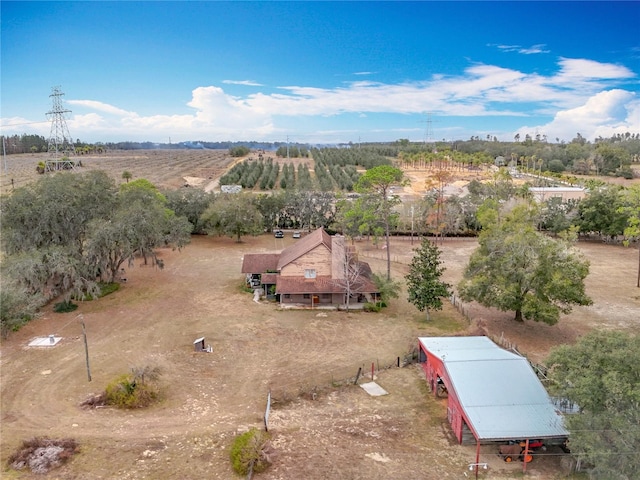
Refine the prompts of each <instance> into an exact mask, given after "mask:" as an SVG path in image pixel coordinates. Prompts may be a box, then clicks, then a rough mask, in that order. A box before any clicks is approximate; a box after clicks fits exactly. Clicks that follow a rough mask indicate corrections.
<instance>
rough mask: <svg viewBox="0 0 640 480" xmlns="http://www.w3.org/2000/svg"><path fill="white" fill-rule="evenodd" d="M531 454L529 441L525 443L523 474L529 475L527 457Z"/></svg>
mask: <svg viewBox="0 0 640 480" xmlns="http://www.w3.org/2000/svg"><path fill="white" fill-rule="evenodd" d="M528 454H529V439H528V438H527V440H526V441H525V443H524V453H523V454H522V473H527V455H528Z"/></svg>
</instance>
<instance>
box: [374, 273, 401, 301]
mask: <svg viewBox="0 0 640 480" xmlns="http://www.w3.org/2000/svg"><path fill="white" fill-rule="evenodd" d="M371 280H372V281H373V283H374V284H375V286H376V288H377V289H378V293H379V294H380V300H381V301H382V303H383V304H385V305H388V304H389V301H390V300H391V299H392V298H398V297H399V296H400V289H401V287H402V285H400V282H398V281H396V280H393V279H389V278H387V277H386V276H385V275H382V274H377V273H372V274H371Z"/></svg>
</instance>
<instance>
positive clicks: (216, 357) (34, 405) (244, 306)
mask: <svg viewBox="0 0 640 480" xmlns="http://www.w3.org/2000/svg"><path fill="white" fill-rule="evenodd" d="M293 241H294V240H293V239H291V238H290V237H289V236H287V238H285V239H284V241H282V240H278V241H276V240H275V239H274V238H273V237H271V236H268V235H264V236H262V237H257V238H248V239H246V242H245V243H242V244H236V243H234V242H233V241H232V240H231V239H226V238H208V237H195V238H194V239H193V242H192V244H191V245H189V246H188V247H187V248H185V249H184V250H183V251H181V252H177V251H175V252H174V251H171V250H166V251H163V252H162V257H163V259H164V260H165V265H166V267H165V269H164V270H162V271H160V270H156V269H153V268H152V267H148V266H142V265H141V264H140V262H136V264H135V265H134V266H133V267H131V268H128V269H127V272H126V275H127V279H128V281H127V283H126V284H124V286H123V288H122V289H121V291H119V292H117V293H115V294H113V295H110V296H108V297H105V298H103V299H100V300H98V301H92V302H85V303H82V304H80V307H79V309H78V310H77V311H75V312H72V313H67V314H55V313H52V311H51V309H50V308H49V309H46V310H45V312H44V314H43V315H42V317H41V318H39V319H37V320H35V321H33V322H31V323H30V324H28V325H27V326H25V327H24V328H23V329H22V330H20V331H19V332H17V333H15V334H12V335H11V336H10V338H9V339H8V340H6V341H4V342H3V344H2V349H1V368H2V370H1V374H2V375H1V381H2V417H1V420H2V424H1V428H2V430H1V433H2V437H1V438H2V452H1V456H2V461H3V462H4V461H5V460H6V458H7V456H8V455H9V454H10V453H11V451H13V449H14V448H15V447H16V446H17V444H18V443H19V442H20V441H21V440H23V439H25V438H30V437H32V436H36V435H48V436H51V437H63V436H73V438H75V439H77V440H78V441H79V442H80V444H81V449H82V453H81V454H80V455H79V456H78V457H77V458H75V459H74V460H73V461H72V462H71V463H70V464H69V465H67V466H65V467H63V468H61V469H59V470H57V471H55V472H53V473H51V474H50V475H49V476H48V477H45V478H64V479H72V478H73V479H76V478H78V479H79V478H82V479H110V478H131V479H140V478H149V479H151V478H196V477H207V478H220V479H227V478H234V474H233V473H232V471H231V469H230V463H229V460H228V449H229V445H230V442H231V440H232V438H233V436H234V435H235V434H236V433H237V432H239V431H242V430H243V429H246V428H249V427H251V426H258V427H260V426H261V424H262V415H263V413H264V408H265V405H266V395H267V392H268V390H269V389H271V391H272V394H273V396H274V399H275V400H276V402H275V406H274V410H272V413H271V417H270V421H271V431H272V433H273V435H274V445H275V447H276V450H277V452H278V455H277V457H276V461H275V464H274V466H273V468H272V469H271V470H270V471H268V472H267V473H265V474H263V475H261V476H260V478H267V479H269V478H271V479H296V478H307V479H324V478H336V479H338V478H339V479H343V478H352V479H360V478H377V479H396V478H397V479H402V478H408V477H411V476H416V474H418V475H419V476H420V478H427V479H430V478H433V479H440V478H461V476H462V475H463V472H464V471H465V469H466V467H467V465H468V464H469V463H473V461H474V459H475V451H474V449H473V448H470V447H462V446H459V445H457V444H456V443H455V441H453V440H452V439H451V438H450V433H449V430H448V427H447V423H446V406H445V404H444V401H443V400H438V401H436V400H434V399H433V398H432V397H431V396H430V395H429V394H428V392H427V389H426V384H425V382H424V378H423V375H422V373H421V370H420V369H419V367H416V366H415V365H413V366H408V367H405V368H389V369H384V367H386V366H390V365H394V364H395V362H396V361H397V357H401V358H404V355H405V353H407V351H408V350H409V349H410V348H411V347H413V346H415V344H416V337H418V336H429V335H448V334H452V333H454V332H455V331H460V332H462V331H465V330H466V329H467V328H468V323H467V321H466V320H465V319H464V318H462V317H461V316H459V315H458V314H457V312H456V311H455V310H454V309H453V308H452V307H451V306H450V305H447V306H446V308H445V310H444V311H443V312H442V313H439V314H437V315H434V318H433V320H432V321H431V322H430V323H427V322H426V321H425V319H424V314H420V313H419V312H417V311H416V310H415V309H413V308H412V307H411V306H410V305H409V304H407V303H406V301H404V299H403V298H401V299H399V300H398V301H396V302H394V304H393V305H392V306H391V307H390V308H389V309H387V311H385V312H384V313H383V314H381V315H377V314H366V313H347V312H331V311H317V310H313V311H312V310H305V311H290V310H286V311H280V310H278V309H276V308H275V307H274V306H273V305H270V304H264V303H260V304H257V303H254V302H253V301H252V297H251V295H250V294H247V293H242V292H241V291H240V289H239V284H240V282H241V278H242V276H241V274H240V273H239V272H240V264H241V258H242V255H243V254H244V253H246V252H256V251H272V250H275V249H279V248H282V247H283V246H286V245H287V244H289V243H290V242H293ZM276 242H278V243H276ZM358 248H359V249H360V250H361V251H362V253H363V256H364V257H365V258H367V260H368V261H370V262H371V265H372V267H373V269H374V271H379V272H381V271H384V268H385V264H384V261H383V260H382V259H379V258H378V257H380V258H383V257H382V255H383V252H382V251H381V250H379V249H376V248H375V247H374V246H372V245H370V244H368V243H366V242H364V241H363V242H360V243H358ZM473 248H474V241H472V240H469V241H466V240H465V241H462V240H456V241H446V242H445V243H444V244H443V245H442V249H443V257H444V259H445V264H446V266H447V268H448V269H447V272H446V277H447V279H448V280H449V281H451V282H455V281H457V279H458V278H459V276H460V275H461V271H462V267H463V265H464V263H465V261H466V258H467V257H468V255H469V254H470V252H471V251H472V250H473ZM582 248H584V250H585V253H586V254H587V255H588V256H589V258H591V260H592V274H591V275H590V277H589V280H588V289H589V293H590V294H591V295H592V296H593V298H594V301H595V305H594V306H592V307H587V308H581V309H578V310H576V311H575V312H574V313H572V314H571V315H569V316H568V317H565V318H563V319H562V320H561V322H560V324H558V325H556V326H554V327H548V326H545V325H538V324H534V323H529V322H525V323H524V324H516V323H515V322H513V321H512V320H511V319H510V314H508V313H505V314H502V313H500V312H494V311H490V310H488V309H483V308H480V307H475V306H472V307H471V314H472V316H473V317H477V316H480V317H482V318H483V319H484V321H485V323H486V325H487V328H488V330H489V332H490V333H491V334H493V335H500V334H503V335H504V337H505V338H508V339H509V340H510V341H512V342H515V343H517V344H518V346H519V348H520V349H521V350H522V351H523V352H525V353H529V354H534V355H536V356H539V357H540V358H543V357H544V355H545V354H546V352H547V351H548V349H549V348H550V347H551V346H553V345H557V344H559V343H564V342H567V341H568V342H570V341H573V340H575V338H576V337H577V336H578V335H579V334H581V333H583V332H585V331H587V330H590V329H592V328H616V329H620V328H623V329H628V330H629V331H638V327H639V325H638V319H640V300H639V296H638V295H639V292H638V291H637V289H636V288H635V287H634V285H635V266H636V262H635V261H634V260H635V259H636V258H637V257H636V255H637V252H635V251H633V250H630V249H624V248H623V247H613V246H609V245H595V244H587V245H584V246H583V247H582ZM410 251H411V245H410V242H409V240H408V239H403V240H396V241H394V244H393V246H392V253H393V256H394V260H395V261H394V264H393V270H394V275H395V276H396V277H397V278H399V277H400V276H402V275H403V274H404V272H405V271H406V268H407V266H406V264H405V263H403V258H408V256H409V254H410ZM456 318H457V320H456ZM80 320H82V321H84V322H85V324H86V327H87V333H88V339H89V352H90V368H91V374H92V381H91V382H90V383H89V382H88V381H87V372H86V365H85V362H84V346H83V341H82V336H81V332H82V331H81V326H80V323H79V322H80ZM49 334H56V335H57V336H61V337H63V340H62V341H61V342H60V343H59V344H58V345H57V346H56V347H53V348H29V347H27V344H28V342H29V340H31V339H32V338H34V337H37V336H46V335H49ZM201 336H205V338H206V342H207V343H209V344H211V346H212V347H213V353H195V352H193V346H192V342H193V340H195V339H196V338H198V337H201ZM372 363H373V364H374V366H375V370H376V380H377V382H378V383H379V384H380V385H381V386H382V387H383V388H385V389H386V390H387V391H388V392H389V393H390V394H389V395H388V396H384V397H369V396H368V395H367V394H366V393H365V392H364V391H363V390H362V389H360V388H359V387H355V386H348V385H344V384H343V385H339V384H342V383H343V382H342V381H343V380H345V379H347V378H349V377H353V376H355V374H356V372H357V370H358V368H359V367H363V370H364V372H367V373H369V372H370V368H371V364H372ZM144 365H151V366H159V367H161V368H162V371H163V376H162V383H163V387H164V400H163V401H162V402H161V403H160V404H159V405H158V406H156V407H154V408H151V409H149V410H144V411H132V412H123V411H118V410H114V409H109V408H107V409H98V410H82V409H80V408H79V406H78V405H79V403H80V402H81V401H82V400H84V399H85V398H86V397H87V396H88V395H90V394H92V393H97V392H99V391H100V390H101V389H103V388H104V387H105V386H106V384H107V383H108V382H109V381H111V380H112V379H113V378H115V377H116V376H117V375H119V374H121V373H125V372H127V371H128V370H129V368H130V367H131V366H144ZM379 368H380V371H378V370H379ZM369 375H370V373H369ZM539 460H540V461H536V462H535V463H534V464H531V465H530V466H529V475H531V476H532V477H533V478H541V479H547V478H556V474H557V472H558V471H559V459H558V457H548V458H541V459H539ZM482 461H489V462H490V474H487V475H489V476H487V477H486V478H513V475H515V476H517V472H518V471H519V470H518V469H519V466H518V465H506V464H504V463H503V462H501V461H499V460H498V459H497V457H496V455H495V453H494V452H493V451H492V449H490V448H486V449H483V455H482ZM3 468H4V467H3ZM418 472H419V473H418ZM2 477H3V478H30V476H29V475H28V474H15V473H13V472H10V471H7V470H4V471H3V472H2ZM39 478H43V477H39Z"/></svg>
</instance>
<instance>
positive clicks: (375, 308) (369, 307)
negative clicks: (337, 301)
mask: <svg viewBox="0 0 640 480" xmlns="http://www.w3.org/2000/svg"><path fill="white" fill-rule="evenodd" d="M362 309H363V310H364V311H365V312H376V313H377V312H379V311H380V310H382V307H381V306H380V303H379V302H378V303H369V302H367V303H365V304H364V306H363V307H362Z"/></svg>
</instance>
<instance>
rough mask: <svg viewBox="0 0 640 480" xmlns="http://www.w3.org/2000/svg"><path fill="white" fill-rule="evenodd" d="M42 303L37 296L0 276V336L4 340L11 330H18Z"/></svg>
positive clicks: (40, 298)
mask: <svg viewBox="0 0 640 480" xmlns="http://www.w3.org/2000/svg"><path fill="white" fill-rule="evenodd" d="M43 303H44V299H43V298H42V297H41V296H38V295H31V294H29V293H28V292H27V291H26V290H25V289H24V288H23V287H22V286H20V285H18V284H17V283H16V282H14V281H12V280H11V279H10V278H9V277H7V276H5V275H2V288H0V335H1V336H2V338H6V337H7V335H8V334H9V332H10V331H11V330H14V329H18V328H19V327H20V326H21V325H22V324H23V323H24V322H26V321H27V320H29V319H31V317H32V316H33V314H34V313H35V312H36V310H37V308H38V307H40V306H41V305H42V304H43Z"/></svg>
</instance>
